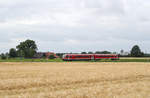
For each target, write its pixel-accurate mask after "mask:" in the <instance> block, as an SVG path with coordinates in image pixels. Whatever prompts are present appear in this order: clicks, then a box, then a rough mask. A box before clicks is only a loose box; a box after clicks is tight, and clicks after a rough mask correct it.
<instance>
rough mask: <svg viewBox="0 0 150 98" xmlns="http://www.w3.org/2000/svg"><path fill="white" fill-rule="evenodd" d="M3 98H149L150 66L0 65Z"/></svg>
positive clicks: (128, 64)
mask: <svg viewBox="0 0 150 98" xmlns="http://www.w3.org/2000/svg"><path fill="white" fill-rule="evenodd" d="M0 98H150V63H113V62H112V63H100V62H96V63H94V62H60V63H58V62H53V63H52V62H51V63H29V62H28V63H27V62H26V63H12V62H8V63H0Z"/></svg>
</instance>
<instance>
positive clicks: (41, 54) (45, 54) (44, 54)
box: [34, 52, 59, 58]
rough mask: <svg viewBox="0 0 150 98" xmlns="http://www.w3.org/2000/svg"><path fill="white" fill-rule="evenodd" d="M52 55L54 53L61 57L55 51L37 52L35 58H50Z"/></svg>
mask: <svg viewBox="0 0 150 98" xmlns="http://www.w3.org/2000/svg"><path fill="white" fill-rule="evenodd" d="M50 55H54V56H55V58H59V56H57V55H56V54H55V53H54V52H37V53H36V54H35V55H34V58H49V56H50Z"/></svg>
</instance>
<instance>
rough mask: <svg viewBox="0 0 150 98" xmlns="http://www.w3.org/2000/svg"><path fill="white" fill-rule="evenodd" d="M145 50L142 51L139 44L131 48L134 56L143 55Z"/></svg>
mask: <svg viewBox="0 0 150 98" xmlns="http://www.w3.org/2000/svg"><path fill="white" fill-rule="evenodd" d="M143 54H144V53H143V52H141V49H140V47H139V46H138V45H135V46H133V48H132V49H131V56H132V57H141V56H143Z"/></svg>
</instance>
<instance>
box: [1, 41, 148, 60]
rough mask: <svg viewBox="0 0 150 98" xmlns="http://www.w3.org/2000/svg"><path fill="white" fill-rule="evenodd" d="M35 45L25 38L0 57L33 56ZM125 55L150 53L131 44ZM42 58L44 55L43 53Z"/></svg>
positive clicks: (144, 55) (51, 56)
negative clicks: (128, 51) (131, 46)
mask: <svg viewBox="0 0 150 98" xmlns="http://www.w3.org/2000/svg"><path fill="white" fill-rule="evenodd" d="M37 50H38V48H37V45H36V43H35V41H34V40H30V39H27V40H26V41H23V42H20V43H19V45H17V46H16V48H11V49H10V50H9V52H8V53H2V54H1V55H0V56H1V59H7V58H17V57H20V58H33V57H34V55H35V54H36V53H37ZM63 54H65V53H56V55H57V56H59V57H62V55H63ZM81 54H116V52H113V53H112V52H110V51H96V52H92V51H90V52H81ZM120 56H126V57H150V54H145V53H144V52H142V51H141V49H140V47H139V46H138V45H135V46H133V48H132V49H131V51H130V53H129V54H128V55H120ZM43 58H45V56H44V55H43ZM49 58H50V59H52V58H55V57H54V56H53V55H50V57H49Z"/></svg>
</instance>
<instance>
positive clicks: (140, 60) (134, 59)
mask: <svg viewBox="0 0 150 98" xmlns="http://www.w3.org/2000/svg"><path fill="white" fill-rule="evenodd" d="M0 62H150V59H143V58H142V59H136V58H133V59H131V58H130V59H128V58H126V59H124V58H121V59H120V60H109V59H108V60H107V59H102V60H98V61H94V60H92V61H63V60H61V59H24V58H15V59H6V60H2V59H0Z"/></svg>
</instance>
